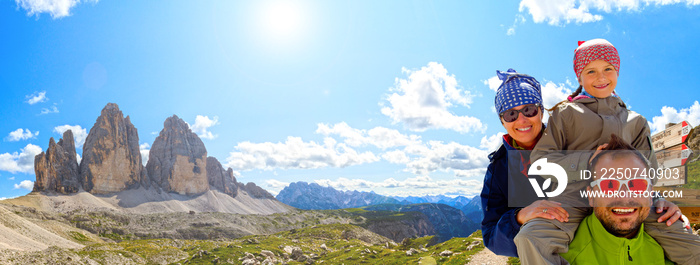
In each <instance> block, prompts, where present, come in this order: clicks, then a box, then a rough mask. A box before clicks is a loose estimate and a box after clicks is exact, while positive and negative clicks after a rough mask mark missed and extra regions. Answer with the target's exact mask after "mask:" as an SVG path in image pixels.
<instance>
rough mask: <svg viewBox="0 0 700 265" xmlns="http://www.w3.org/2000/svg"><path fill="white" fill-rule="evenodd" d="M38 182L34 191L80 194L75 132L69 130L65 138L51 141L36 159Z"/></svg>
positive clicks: (64, 134)
mask: <svg viewBox="0 0 700 265" xmlns="http://www.w3.org/2000/svg"><path fill="white" fill-rule="evenodd" d="M34 171H35V173H36V181H35V182H34V191H43V190H50V191H57V192H60V193H64V194H66V193H74V192H78V190H79V189H80V186H81V182H80V179H79V178H80V172H79V169H78V159H77V156H76V153H75V141H74V140H73V132H72V131H71V130H67V131H65V132H64V133H63V138H61V139H60V140H59V141H58V144H57V143H56V142H55V141H54V139H53V137H51V139H50V140H49V148H48V149H46V152H41V154H38V155H37V156H36V157H34Z"/></svg>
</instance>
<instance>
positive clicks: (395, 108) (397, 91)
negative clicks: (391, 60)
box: [380, 62, 486, 133]
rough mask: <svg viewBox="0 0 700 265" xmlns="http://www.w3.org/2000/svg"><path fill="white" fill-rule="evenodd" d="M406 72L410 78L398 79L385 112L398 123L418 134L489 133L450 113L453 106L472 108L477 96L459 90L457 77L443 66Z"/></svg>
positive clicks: (473, 121) (474, 122)
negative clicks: (431, 131) (430, 131)
mask: <svg viewBox="0 0 700 265" xmlns="http://www.w3.org/2000/svg"><path fill="white" fill-rule="evenodd" d="M402 72H403V73H405V74H406V75H408V78H407V79H401V78H396V80H395V86H394V87H392V88H391V90H390V91H392V92H394V93H392V94H391V95H388V97H387V98H386V101H387V102H388V103H389V105H390V106H385V107H382V109H381V112H382V114H384V115H386V116H388V117H390V118H391V119H392V120H393V122H394V123H398V122H401V123H403V124H404V125H405V126H406V128H408V129H410V130H414V131H425V130H427V129H448V130H454V131H457V132H462V133H467V132H471V131H481V132H483V131H484V130H486V125H485V124H482V123H481V121H480V120H479V119H477V118H474V117H469V116H457V115H455V114H453V113H451V112H450V111H449V110H448V109H449V108H451V107H453V106H454V105H453V104H458V105H461V106H465V107H469V104H471V103H472V98H473V97H474V96H473V95H472V94H471V93H470V92H469V91H464V90H462V89H459V88H458V84H457V79H456V78H455V76H454V75H450V74H448V73H447V69H445V67H443V66H442V64H439V63H436V62H430V63H428V65H427V66H424V67H422V68H421V69H420V70H415V71H414V70H408V69H406V68H403V69H402ZM380 104H381V105H383V104H384V102H382V103H380Z"/></svg>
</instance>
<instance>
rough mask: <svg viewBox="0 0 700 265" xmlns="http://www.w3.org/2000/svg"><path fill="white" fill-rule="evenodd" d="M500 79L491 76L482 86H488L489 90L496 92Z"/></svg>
mask: <svg viewBox="0 0 700 265" xmlns="http://www.w3.org/2000/svg"><path fill="white" fill-rule="evenodd" d="M501 83H503V81H501V79H498V76H493V77H491V78H489V79H487V80H484V85H487V86H489V89H491V90H493V91H494V92H496V91H498V87H499V86H501Z"/></svg>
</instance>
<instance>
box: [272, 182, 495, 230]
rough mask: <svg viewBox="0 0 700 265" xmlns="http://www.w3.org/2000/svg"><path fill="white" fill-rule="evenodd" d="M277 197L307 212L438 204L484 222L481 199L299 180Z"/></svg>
mask: <svg viewBox="0 0 700 265" xmlns="http://www.w3.org/2000/svg"><path fill="white" fill-rule="evenodd" d="M276 198H277V200H279V201H280V202H283V203H286V204H288V205H290V206H293V207H296V208H299V209H304V210H331V209H344V208H357V207H364V206H370V205H379V204H399V205H409V204H420V203H437V204H445V205H449V206H452V207H454V208H457V209H459V210H461V211H462V212H463V213H464V214H465V215H466V216H467V217H468V218H469V220H471V221H473V222H476V223H481V220H482V219H483V216H484V215H483V213H482V211H481V200H480V198H479V197H478V196H475V197H473V198H471V199H470V198H467V197H465V196H457V197H449V196H445V195H428V196H408V197H400V196H383V195H379V194H376V193H374V192H365V191H339V190H336V189H334V188H332V187H323V186H321V185H318V184H316V183H307V182H303V181H299V182H293V183H291V184H289V186H287V187H285V188H284V189H282V191H280V193H279V194H277V196H276Z"/></svg>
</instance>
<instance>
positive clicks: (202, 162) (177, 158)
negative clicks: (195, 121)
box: [146, 115, 209, 195]
mask: <svg viewBox="0 0 700 265" xmlns="http://www.w3.org/2000/svg"><path fill="white" fill-rule="evenodd" d="M146 170H147V172H148V176H149V178H150V179H151V182H152V185H153V186H154V187H157V188H160V189H162V190H164V191H166V192H177V193H179V194H185V195H193V194H199V193H203V192H205V191H207V190H208V189H209V180H208V178H207V149H206V148H205V147H204V143H203V142H202V140H201V139H199V136H197V134H195V133H193V132H192V130H190V128H189V126H188V125H187V123H185V121H183V120H182V119H180V118H179V117H177V115H173V116H172V117H169V118H167V119H166V120H165V122H164V123H163V130H161V131H160V134H159V135H158V137H157V138H156V140H155V141H154V142H153V145H152V146H151V150H150V152H149V156H148V163H147V164H146Z"/></svg>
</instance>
